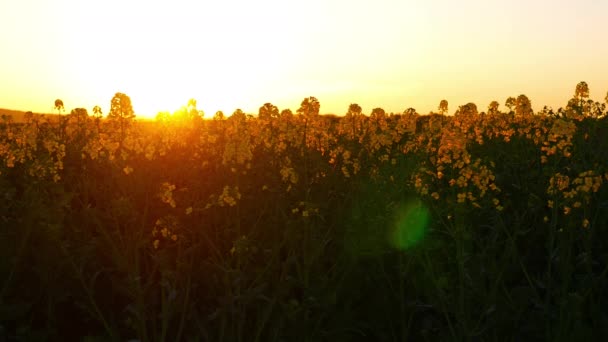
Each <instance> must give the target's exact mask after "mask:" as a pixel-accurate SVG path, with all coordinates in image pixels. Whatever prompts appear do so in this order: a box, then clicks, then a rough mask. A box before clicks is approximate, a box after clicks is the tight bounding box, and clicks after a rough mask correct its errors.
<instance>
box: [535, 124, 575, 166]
mask: <svg viewBox="0 0 608 342" xmlns="http://www.w3.org/2000/svg"><path fill="white" fill-rule="evenodd" d="M575 132H576V125H575V124H574V123H573V122H571V121H566V120H564V119H557V120H555V121H554V122H553V125H552V127H551V130H550V131H549V133H548V136H547V139H546V140H545V141H544V142H543V146H542V147H541V151H542V152H544V155H543V156H541V162H543V163H546V162H547V160H548V159H547V158H548V157H549V156H552V155H557V154H558V153H559V154H561V155H563V156H564V157H566V158H568V157H570V155H571V152H570V148H571V147H572V137H573V135H574V133H575Z"/></svg>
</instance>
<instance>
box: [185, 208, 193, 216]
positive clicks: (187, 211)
mask: <svg viewBox="0 0 608 342" xmlns="http://www.w3.org/2000/svg"><path fill="white" fill-rule="evenodd" d="M190 214H192V207H188V208H186V215H190Z"/></svg>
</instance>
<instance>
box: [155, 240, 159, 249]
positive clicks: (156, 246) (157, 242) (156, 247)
mask: <svg viewBox="0 0 608 342" xmlns="http://www.w3.org/2000/svg"><path fill="white" fill-rule="evenodd" d="M153 244H154V249H158V245H159V244H160V241H159V240H154V243H153Z"/></svg>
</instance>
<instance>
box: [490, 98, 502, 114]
mask: <svg viewBox="0 0 608 342" xmlns="http://www.w3.org/2000/svg"><path fill="white" fill-rule="evenodd" d="M498 106H500V105H499V104H498V101H492V102H490V105H489V106H488V114H490V115H494V114H498V113H499V111H498Z"/></svg>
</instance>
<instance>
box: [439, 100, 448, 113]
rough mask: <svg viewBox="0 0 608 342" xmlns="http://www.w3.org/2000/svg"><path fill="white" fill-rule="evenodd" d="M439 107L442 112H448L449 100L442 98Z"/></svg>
mask: <svg viewBox="0 0 608 342" xmlns="http://www.w3.org/2000/svg"><path fill="white" fill-rule="evenodd" d="M437 109H438V110H439V113H440V114H442V115H445V114H446V113H447V112H448V100H441V102H439V107H438V108H437Z"/></svg>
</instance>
